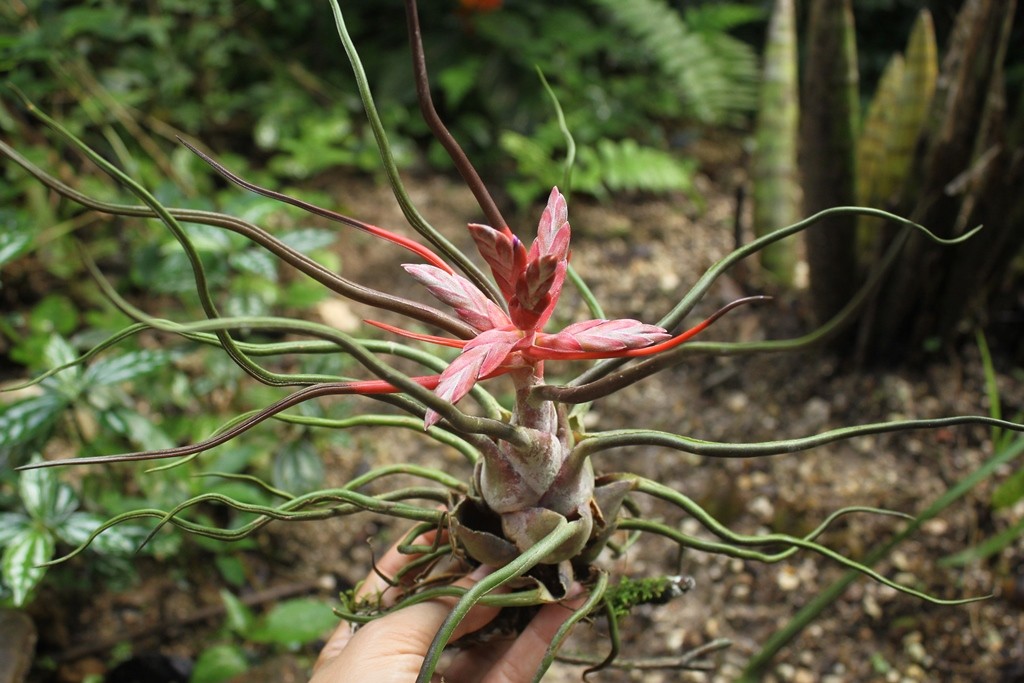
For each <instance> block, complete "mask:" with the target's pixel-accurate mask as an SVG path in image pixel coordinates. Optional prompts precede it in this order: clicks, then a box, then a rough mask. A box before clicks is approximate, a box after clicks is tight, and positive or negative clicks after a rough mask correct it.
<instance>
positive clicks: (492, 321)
mask: <svg viewBox="0 0 1024 683" xmlns="http://www.w3.org/2000/svg"><path fill="white" fill-rule="evenodd" d="M469 231H470V234H471V235H472V236H473V239H474V241H475V242H476V245H477V248H478V249H479V251H480V254H481V256H483V258H484V260H485V261H486V262H487V265H488V266H490V269H491V273H492V275H493V276H494V279H495V282H496V283H497V285H498V289H499V290H500V291H501V294H502V296H503V297H504V299H505V305H506V307H507V310H508V312H507V313H506V312H505V310H502V308H501V307H499V306H498V305H497V304H496V303H494V302H493V301H491V300H490V299H488V298H487V296H486V295H485V294H484V293H483V292H482V291H480V289H478V288H477V287H476V285H474V284H473V283H472V282H470V281H469V280H467V279H466V278H464V277H462V276H461V275H458V274H456V273H454V272H452V271H451V270H442V269H441V268H439V267H437V266H436V265H412V264H407V265H404V266H403V268H405V270H406V272H408V273H409V274H410V275H412V276H413V277H414V278H416V280H417V281H418V282H419V283H420V284H422V285H424V286H425V287H426V288H427V290H428V291H429V292H430V293H431V294H433V295H434V296H435V297H437V298H438V299H439V300H440V301H442V302H443V303H445V304H447V305H449V306H451V307H452V309H454V311H455V314H456V315H458V317H459V318H461V319H462V320H463V321H464V322H466V323H467V324H469V325H470V326H471V327H473V329H475V330H477V331H478V334H477V336H476V337H474V338H473V339H470V340H461V339H448V338H445V337H436V336H433V335H427V334H418V333H415V332H409V331H407V330H403V329H400V328H397V327H393V326H391V325H385V324H384V323H379V322H375V321H372V320H371V321H367V322H369V323H370V324H372V325H375V326H377V327H381V328H383V329H385V330H388V331H390V332H394V333H396V334H401V335H403V336H405V337H409V338H412V339H418V340H420V341H428V342H433V343H437V344H441V345H444V346H452V347H456V348H461V349H462V353H461V354H460V355H459V357H458V358H456V359H455V360H454V361H452V363H451V364H450V365H449V366H448V368H447V369H445V371H444V372H442V373H441V375H440V376H439V377H438V385H437V389H436V390H435V391H436V393H437V395H438V396H440V397H441V398H443V399H445V400H447V401H450V402H452V403H456V402H458V401H459V399H461V398H462V397H463V396H465V395H466V394H467V393H469V391H470V390H471V389H472V388H473V385H474V384H476V382H477V381H479V380H481V379H485V378H487V377H493V376H496V375H501V374H504V373H507V372H511V371H512V370H514V369H516V368H527V367H531V368H532V369H533V370H534V373H533V374H535V375H537V376H541V375H542V364H543V362H544V361H545V360H593V359H601V358H617V357H625V356H642V355H650V354H652V353H658V352H661V351H664V350H667V349H669V348H672V347H673V346H676V345H678V344H681V343H682V342H684V341H686V340H687V339H689V338H690V337H692V336H693V335H694V334H696V333H698V332H700V331H701V330H703V329H704V328H705V327H706V326H707V325H708V324H710V323H711V321H712V320H713V319H714V317H717V314H716V316H714V317H713V318H711V319H708V320H706V321H704V322H703V323H701V324H700V325H698V326H696V327H694V328H692V329H690V330H687V331H686V332H684V333H682V334H680V335H678V336H676V337H673V336H672V335H671V334H669V333H668V331H667V330H665V329H663V328H661V327H658V326H657V325H648V324H646V323H642V322H639V321H637V320H630V319H619V320H601V319H595V320H586V321H583V322H578V323H573V324H572V325H569V326H568V327H566V328H565V329H564V330H562V331H561V332H558V333H556V334H546V333H544V332H543V331H542V328H543V326H544V324H545V323H546V322H547V321H548V319H549V318H550V317H551V313H552V311H553V310H554V307H555V305H556V304H557V303H558V297H559V295H560V294H561V292H562V285H563V284H564V282H565V276H566V272H567V270H568V268H569V236H570V227H569V221H568V210H567V207H566V203H565V197H564V196H562V193H561V192H559V191H558V188H557V187H556V188H553V189H552V190H551V194H550V195H549V196H548V203H547V207H545V209H544V212H543V213H542V214H541V217H540V223H539V225H538V227H537V237H536V239H535V240H534V241H533V244H532V245H531V246H530V249H529V251H527V249H526V248H525V247H524V246H523V243H522V242H521V241H520V240H519V238H518V237H516V236H515V235H514V234H512V232H511V231H510V230H509V229H508V228H507V227H506V228H502V229H501V230H498V229H495V228H492V227H490V226H487V225H479V224H476V223H473V224H470V226H469ZM439 419H440V416H439V415H438V414H437V413H436V412H435V411H432V410H431V411H428V412H427V414H426V418H425V420H424V426H425V427H429V426H430V425H432V424H434V423H436V422H437V421H438V420H439Z"/></svg>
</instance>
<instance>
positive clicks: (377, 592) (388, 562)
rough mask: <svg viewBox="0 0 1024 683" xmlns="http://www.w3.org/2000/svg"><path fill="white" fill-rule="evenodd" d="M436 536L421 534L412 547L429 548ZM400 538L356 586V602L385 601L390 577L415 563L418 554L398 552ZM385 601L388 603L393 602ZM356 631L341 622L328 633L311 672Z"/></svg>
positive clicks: (343, 647) (344, 643)
mask: <svg viewBox="0 0 1024 683" xmlns="http://www.w3.org/2000/svg"><path fill="white" fill-rule="evenodd" d="M436 537H437V531H436V530H433V531H428V532H426V533H424V534H421V535H419V536H417V537H416V538H415V540H413V544H414V545H430V544H432V543H433V542H434V539H435V538H436ZM403 540H404V537H403V538H400V539H398V540H397V541H395V543H394V544H392V546H391V547H390V548H388V550H387V552H385V553H384V555H382V556H381V558H380V559H379V560H377V561H376V562H375V563H374V571H371V572H370V573H369V574H368V575H367V576H366V578H365V579H364V580H363V581H362V582H361V583H360V584H358V586H357V587H356V592H355V597H356V599H357V600H365V599H370V598H376V597H378V596H380V600H381V601H382V602H385V600H386V598H387V596H388V593H389V591H391V589H392V584H391V583H390V581H391V578H392V577H394V576H396V575H397V574H398V572H399V571H401V570H402V568H403V567H405V566H406V565H407V564H409V563H410V562H412V561H413V560H415V559H416V558H417V557H419V555H416V554H406V553H402V552H399V550H398V547H399V546H400V545H402V541H403ZM392 601H393V599H392V600H387V601H386V602H387V603H390V602H392ZM355 632H356V630H355V628H354V627H353V625H352V624H350V623H348V622H346V621H343V622H341V623H340V624H338V627H337V628H336V629H335V630H334V632H333V633H332V634H331V636H330V638H328V639H327V643H326V644H325V645H324V647H323V649H322V650H321V651H320V655H319V656H318V657H317V660H316V663H314V664H313V671H314V672H316V671H317V669H319V668H320V667H321V666H323V665H324V663H326V662H328V661H330V660H332V659H335V658H336V657H337V656H338V655H339V654H341V652H342V651H343V650H344V649H345V648H346V647H348V644H349V641H351V640H352V636H354V635H355Z"/></svg>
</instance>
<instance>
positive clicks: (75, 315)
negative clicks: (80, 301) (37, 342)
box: [29, 294, 79, 366]
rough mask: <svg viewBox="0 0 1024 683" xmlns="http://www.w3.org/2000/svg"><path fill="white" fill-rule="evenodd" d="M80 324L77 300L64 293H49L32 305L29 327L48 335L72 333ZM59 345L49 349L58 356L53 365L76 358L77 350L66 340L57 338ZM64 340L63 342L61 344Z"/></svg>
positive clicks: (50, 352)
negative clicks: (52, 349) (53, 349)
mask: <svg viewBox="0 0 1024 683" xmlns="http://www.w3.org/2000/svg"><path fill="white" fill-rule="evenodd" d="M78 324H79V311H78V306H76V305H75V302H74V301H72V300H71V298H70V297H67V296H65V295H62V294H48V295H46V296H45V297H43V299H42V300H41V301H40V302H39V303H37V304H36V305H35V306H33V307H32V312H31V313H30V314H29V327H30V328H31V329H32V330H34V331H36V332H41V333H44V334H46V335H52V334H53V333H56V334H57V335H70V334H71V333H72V332H74V331H75V329H76V328H77V327H78ZM55 342H56V343H57V344H58V345H59V346H57V347H54V348H55V351H49V352H48V357H49V354H53V356H54V357H55V358H56V359H54V360H53V361H52V365H53V366H57V365H61V364H63V362H66V361H68V360H72V359H74V358H75V355H76V353H75V350H74V349H73V348H72V347H71V345H69V344H68V343H67V342H66V340H63V339H60V338H55ZM61 342H62V344H60V343H61Z"/></svg>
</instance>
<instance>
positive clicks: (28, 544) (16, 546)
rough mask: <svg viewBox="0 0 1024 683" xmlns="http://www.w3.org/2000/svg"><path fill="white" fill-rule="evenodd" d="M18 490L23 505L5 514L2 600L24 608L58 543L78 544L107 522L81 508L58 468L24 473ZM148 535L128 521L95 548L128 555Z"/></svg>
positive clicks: (0, 528) (0, 541) (0, 522)
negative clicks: (58, 475) (62, 479)
mask: <svg viewBox="0 0 1024 683" xmlns="http://www.w3.org/2000/svg"><path fill="white" fill-rule="evenodd" d="M39 461H40V459H39V458H36V459H35V460H34V462H39ZM17 490H18V502H19V504H20V509H13V510H12V509H8V510H7V511H4V512H0V548H3V556H2V558H0V598H4V597H6V598H8V599H9V600H10V602H11V603H12V604H13V605H14V606H15V607H21V606H23V605H25V604H26V603H28V602H30V601H31V600H32V598H33V596H34V592H35V590H36V587H37V586H38V585H39V583H40V582H41V581H42V579H43V577H44V575H45V574H46V572H47V567H46V564H47V563H48V562H49V561H50V560H52V559H53V557H54V553H55V552H56V549H57V544H58V543H64V544H65V545H69V546H71V547H76V546H79V545H80V544H81V543H82V542H83V541H85V540H86V539H88V538H90V537H91V536H92V534H93V533H94V532H95V531H96V530H97V529H98V528H99V527H100V526H101V525H102V524H103V520H104V517H103V516H102V515H99V514H95V513H90V512H84V511H82V510H79V509H78V508H79V498H78V496H77V495H76V494H75V492H74V490H73V489H72V488H71V487H70V486H69V485H67V484H64V483H62V482H60V481H59V479H58V478H57V476H56V473H55V472H48V471H46V470H37V471H34V472H33V473H32V474H31V475H29V476H22V477H20V478H19V479H18V489H17ZM15 507H19V506H15ZM145 536H146V530H145V529H144V528H142V527H140V526H138V525H132V524H126V525H123V526H121V527H119V528H118V529H117V530H116V531H115V532H114V533H112V534H104V535H103V539H102V540H101V541H100V542H99V543H96V544H93V545H92V547H91V549H92V550H93V551H94V552H96V553H99V554H100V555H108V556H111V557H114V558H117V557H119V558H122V559H124V558H128V557H130V556H131V555H132V554H133V553H134V552H135V551H136V549H137V548H138V544H139V543H140V542H141V541H142V539H143V538H145Z"/></svg>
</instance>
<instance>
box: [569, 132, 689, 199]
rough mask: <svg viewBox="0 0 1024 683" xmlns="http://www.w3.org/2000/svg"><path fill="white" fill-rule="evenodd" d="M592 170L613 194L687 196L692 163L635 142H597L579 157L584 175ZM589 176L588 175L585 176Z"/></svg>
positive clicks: (627, 140) (582, 151) (605, 140)
mask: <svg viewBox="0 0 1024 683" xmlns="http://www.w3.org/2000/svg"><path fill="white" fill-rule="evenodd" d="M591 165H592V166H593V167H594V169H595V172H594V173H593V175H594V176H597V177H599V178H600V179H601V182H602V184H603V185H604V187H606V188H607V189H608V190H610V191H612V192H616V191H621V190H632V191H636V190H639V191H643V192H673V191H684V192H689V191H691V190H692V189H693V173H694V165H695V164H694V163H693V162H692V161H687V160H685V159H680V158H678V157H676V156H674V155H672V154H671V153H669V152H665V151H663V150H660V149H655V148H654V147H643V146H641V145H640V144H638V143H637V142H636V140H631V139H626V140H618V141H615V140H607V139H604V140H598V142H597V144H596V145H595V146H594V147H593V148H585V149H584V150H581V153H580V166H581V167H582V168H583V172H584V174H586V170H587V169H588V167H589V166H591ZM587 175H589V174H587Z"/></svg>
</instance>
